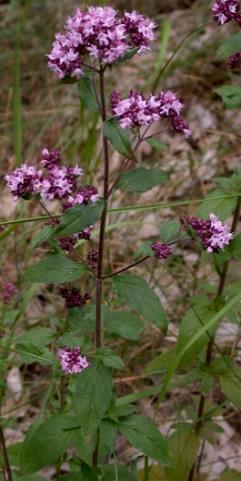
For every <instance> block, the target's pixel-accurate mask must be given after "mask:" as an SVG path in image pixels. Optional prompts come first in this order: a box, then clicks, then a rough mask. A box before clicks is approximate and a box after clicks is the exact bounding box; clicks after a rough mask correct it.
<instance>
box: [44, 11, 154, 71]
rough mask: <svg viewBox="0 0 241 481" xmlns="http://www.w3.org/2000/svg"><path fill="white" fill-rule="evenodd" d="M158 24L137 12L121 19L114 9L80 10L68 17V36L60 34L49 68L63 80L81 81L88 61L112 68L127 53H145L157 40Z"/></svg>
mask: <svg viewBox="0 0 241 481" xmlns="http://www.w3.org/2000/svg"><path fill="white" fill-rule="evenodd" d="M154 28H155V24H154V22H152V21H151V20H150V19H149V18H148V17H145V16H144V15H141V14H139V13H137V12H135V11H133V12H131V13H127V12H125V13H124V15H123V16H120V15H119V14H118V12H117V11H116V10H115V9H114V8H112V7H94V6H90V7H88V9H87V10H86V11H81V10H80V9H77V10H76V12H75V14H74V15H73V16H72V17H69V18H68V20H67V23H66V26H65V29H66V31H65V33H64V34H61V33H57V34H56V36H55V41H54V43H53V46H52V50H51V52H50V54H49V55H48V65H49V67H50V68H51V69H52V70H53V71H54V72H55V73H56V74H57V76H58V77H59V78H60V79H62V78H64V77H66V76H70V77H74V78H76V79H79V78H80V77H81V76H82V75H83V74H84V67H85V61H86V58H87V59H88V58H89V63H90V66H91V60H93V61H96V60H97V61H98V62H100V63H101V64H102V65H107V64H113V63H114V62H115V61H116V60H118V59H120V58H121V57H123V56H124V55H125V54H126V53H127V52H129V51H131V50H133V49H137V52H138V53H141V52H145V51H146V50H148V48H149V44H150V42H152V41H153V40H154Z"/></svg>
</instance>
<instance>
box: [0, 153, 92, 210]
mask: <svg viewBox="0 0 241 481" xmlns="http://www.w3.org/2000/svg"><path fill="white" fill-rule="evenodd" d="M40 164H41V166H42V167H43V170H37V169H36V168H35V167H34V166H33V165H29V164H23V165H22V166H21V167H19V168H17V169H15V170H14V171H13V172H11V173H10V174H8V175H6V176H5V180H6V182H7V185H8V187H9V189H10V191H11V193H12V194H13V196H14V199H15V200H17V199H18V198H19V197H24V196H26V195H31V194H39V195H40V197H41V198H42V199H43V200H54V199H63V200H64V202H65V204H66V205H65V208H69V207H72V206H73V205H76V204H87V203H88V202H93V203H95V202H96V201H97V200H98V198H99V195H98V192H97V190H96V188H95V187H92V186H83V187H78V185H77V180H78V178H79V177H80V176H82V175H83V170H82V169H81V168H80V167H78V166H75V167H65V166H61V165H60V153H59V151H58V150H52V151H49V150H48V149H44V150H43V151H42V160H41V162H40Z"/></svg>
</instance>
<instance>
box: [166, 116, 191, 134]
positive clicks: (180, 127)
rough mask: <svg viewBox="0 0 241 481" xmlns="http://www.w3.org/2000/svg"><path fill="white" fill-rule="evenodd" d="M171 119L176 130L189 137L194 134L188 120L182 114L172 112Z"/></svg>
mask: <svg viewBox="0 0 241 481" xmlns="http://www.w3.org/2000/svg"><path fill="white" fill-rule="evenodd" d="M170 120H171V126H172V128H173V130H175V132H179V133H182V134H184V137H186V138H188V137H190V135H191V134H192V131H191V130H190V128H189V125H188V123H187V122H186V120H185V119H184V118H183V117H182V116H181V115H177V114H172V115H171V116H170Z"/></svg>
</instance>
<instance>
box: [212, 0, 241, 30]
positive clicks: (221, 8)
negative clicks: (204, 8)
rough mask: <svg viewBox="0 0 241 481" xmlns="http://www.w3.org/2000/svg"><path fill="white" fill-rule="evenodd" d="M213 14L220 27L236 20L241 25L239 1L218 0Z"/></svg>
mask: <svg viewBox="0 0 241 481" xmlns="http://www.w3.org/2000/svg"><path fill="white" fill-rule="evenodd" d="M212 12H213V15H214V19H215V20H216V22H217V23H218V24H219V25H223V24H224V23H227V22H230V21H231V20H235V21H236V22H237V23H238V24H239V25H241V14H240V2H239V0H217V1H216V2H215V3H214V5H213V7H212Z"/></svg>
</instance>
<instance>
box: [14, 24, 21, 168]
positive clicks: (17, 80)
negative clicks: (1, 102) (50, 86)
mask: <svg viewBox="0 0 241 481" xmlns="http://www.w3.org/2000/svg"><path fill="white" fill-rule="evenodd" d="M20 30H21V26H20V19H19V20H18V24H17V27H16V35H15V46H14V57H13V142H14V152H15V157H16V165H20V164H21V156H22V112H21V111H22V104H21V67H20Z"/></svg>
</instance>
